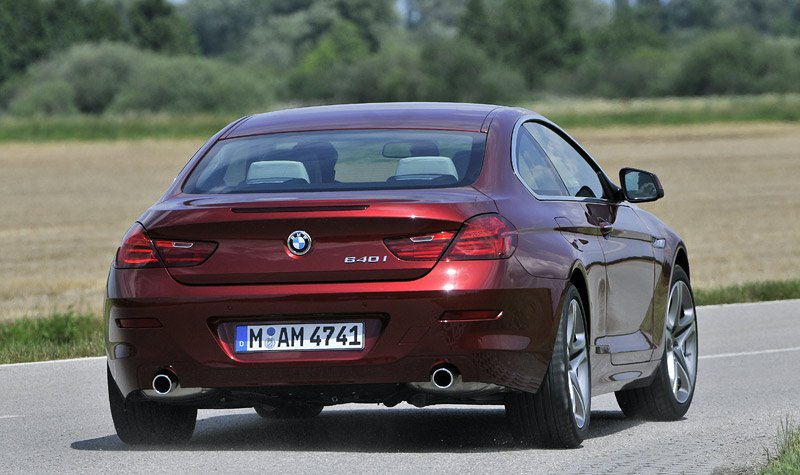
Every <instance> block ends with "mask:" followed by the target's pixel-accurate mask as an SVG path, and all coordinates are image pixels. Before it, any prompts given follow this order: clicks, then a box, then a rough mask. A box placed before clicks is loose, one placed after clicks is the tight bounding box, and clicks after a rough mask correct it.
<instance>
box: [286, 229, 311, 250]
mask: <svg viewBox="0 0 800 475" xmlns="http://www.w3.org/2000/svg"><path fill="white" fill-rule="evenodd" d="M286 247H288V248H289V252H291V253H292V254H294V255H295V256H302V255H303V254H307V253H308V251H310V250H311V236H309V235H308V233H307V232H305V231H295V232H293V233H292V234H290V235H289V239H287V240H286Z"/></svg>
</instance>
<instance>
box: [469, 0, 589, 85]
mask: <svg viewBox="0 0 800 475" xmlns="http://www.w3.org/2000/svg"><path fill="white" fill-rule="evenodd" d="M492 7H493V8H492V9H491V10H488V9H486V5H485V4H483V2H481V1H480V0H470V1H469V2H468V3H467V7H466V10H465V13H464V19H463V20H462V23H461V28H462V30H461V32H462V34H464V35H465V36H466V37H468V38H470V39H472V40H473V41H475V43H477V44H479V45H483V46H484V48H486V50H487V52H488V53H489V54H490V56H493V57H497V58H502V59H504V60H505V61H506V62H507V63H508V64H511V65H513V66H515V67H517V68H518V69H519V70H520V71H522V73H523V75H524V76H525V78H526V80H527V82H528V84H529V85H531V86H534V85H540V84H541V80H542V77H543V76H544V74H545V73H547V72H549V71H552V70H554V69H556V68H558V67H561V66H564V65H565V64H567V63H568V62H569V58H574V57H576V56H577V55H578V54H579V53H580V52H581V50H582V41H581V38H580V36H579V35H578V33H577V31H576V29H575V28H573V27H572V24H571V18H572V4H571V2H570V0H497V2H493V3H492ZM482 10H483V11H484V12H485V13H484V14H482V13H481V11H482ZM481 18H483V19H484V20H483V22H481Z"/></svg>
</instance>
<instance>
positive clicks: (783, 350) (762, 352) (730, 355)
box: [699, 346, 800, 360]
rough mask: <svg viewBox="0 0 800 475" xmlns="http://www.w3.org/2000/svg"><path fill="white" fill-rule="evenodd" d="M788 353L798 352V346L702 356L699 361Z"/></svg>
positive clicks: (799, 347)
mask: <svg viewBox="0 0 800 475" xmlns="http://www.w3.org/2000/svg"><path fill="white" fill-rule="evenodd" d="M789 351H800V346H795V347H792V348H775V349H772V350H759V351H743V352H741V353H719V354H716V355H703V356H700V357H699V359H701V360H713V359H717V358H735V357H737V356H754V355H768V354H772V353H786V352H789Z"/></svg>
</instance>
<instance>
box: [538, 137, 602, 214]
mask: <svg viewBox="0 0 800 475" xmlns="http://www.w3.org/2000/svg"><path fill="white" fill-rule="evenodd" d="M524 128H525V129H527V130H528V131H529V132H530V133H531V135H533V136H534V138H536V141H537V142H539V144H540V145H541V146H542V148H543V149H544V150H545V152H546V153H547V156H548V157H550V161H552V162H553V166H554V167H555V168H556V170H557V171H558V174H559V175H560V176H561V179H562V180H564V184H565V185H566V186H567V192H568V194H569V196H579V197H582V198H604V197H605V191H604V189H603V184H602V182H601V181H600V177H598V176H597V172H596V171H595V170H594V168H592V166H591V165H590V164H589V162H587V161H586V159H584V158H583V156H582V155H581V154H580V153H578V151H577V150H575V149H574V148H573V147H572V145H570V144H569V143H568V142H567V141H566V140H564V139H563V138H562V137H561V136H560V135H558V134H557V133H556V132H555V131H553V130H552V129H550V128H549V127H546V126H544V125H542V124H540V123H538V122H528V123H527V124H525V125H524Z"/></svg>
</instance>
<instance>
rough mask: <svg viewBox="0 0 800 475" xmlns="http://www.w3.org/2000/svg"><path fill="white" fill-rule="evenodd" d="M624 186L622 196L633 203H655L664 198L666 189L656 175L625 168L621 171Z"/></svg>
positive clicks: (620, 175)
mask: <svg viewBox="0 0 800 475" xmlns="http://www.w3.org/2000/svg"><path fill="white" fill-rule="evenodd" d="M619 181H620V183H621V184H622V196H624V197H625V199H626V200H628V201H630V202H631V203H644V202H647V201H655V200H657V199H659V198H663V197H664V188H663V187H662V186H661V181H659V179H658V177H657V176H655V174H653V173H650V172H646V171H644V170H637V169H635V168H623V169H622V170H620V171H619Z"/></svg>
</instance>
